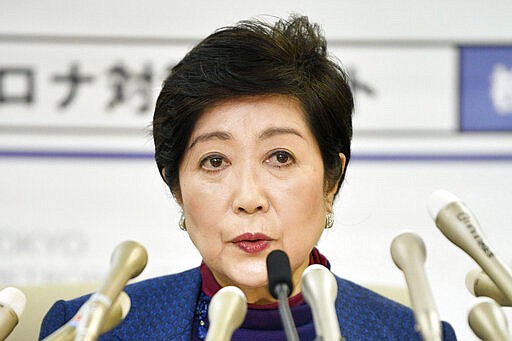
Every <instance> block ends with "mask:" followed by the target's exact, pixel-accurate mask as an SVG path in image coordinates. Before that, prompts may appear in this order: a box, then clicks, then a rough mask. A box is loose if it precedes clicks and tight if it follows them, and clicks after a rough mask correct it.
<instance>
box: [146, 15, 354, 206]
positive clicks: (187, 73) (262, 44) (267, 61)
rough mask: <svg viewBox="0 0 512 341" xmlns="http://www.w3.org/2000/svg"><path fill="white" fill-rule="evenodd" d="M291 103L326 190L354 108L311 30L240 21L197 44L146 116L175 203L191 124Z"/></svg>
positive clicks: (296, 19)
mask: <svg viewBox="0 0 512 341" xmlns="http://www.w3.org/2000/svg"><path fill="white" fill-rule="evenodd" d="M273 94H275V95H285V96H290V97H293V98H295V99H297V100H298V102H299V103H300V104H301V106H302V109H303V111H304V113H305V118H306V122H307V124H308V126H309V128H310V129H311V131H312V133H313V135H314V136H315V138H316V140H317V143H318V145H319V148H320V151H321V154H322V160H323V164H324V173H325V175H324V177H325V181H324V183H325V186H324V187H325V189H326V190H329V189H332V186H334V185H337V188H336V193H337V192H338V191H339V188H340V186H341V183H342V181H343V178H344V175H345V172H344V169H343V165H342V164H341V160H340V158H339V153H343V154H344V155H345V158H346V162H345V168H346V166H347V165H348V161H349V160H350V143H351V139H352V112H353V108H354V101H353V96H352V92H351V90H350V86H349V81H348V77H347V74H346V73H345V72H344V70H343V69H342V68H341V66H340V65H339V63H337V62H336V61H334V60H333V59H331V58H330V57H329V56H328V54H327V43H326V40H325V38H324V36H323V34H322V32H321V29H320V27H319V26H318V25H317V24H314V23H310V22H309V20H308V18H307V17H305V16H297V15H293V16H291V17H290V18H289V19H288V20H284V19H280V20H278V21H277V22H276V23H275V24H273V25H272V24H269V23H265V22H263V21H260V20H247V21H241V22H239V23H238V24H236V25H235V26H229V27H224V28H221V29H218V30H217V31H215V32H214V33H213V34H211V35H210V36H208V37H207V38H205V39H204V40H202V41H201V42H200V43H199V44H197V45H196V46H195V47H194V48H193V49H192V50H191V51H190V52H188V54H187V55H186V56H185V57H184V58H183V59H182V60H181V61H180V62H179V63H178V64H177V65H176V66H174V67H173V69H172V70H171V73H170V74H169V76H168V77H167V79H166V80H165V81H164V83H163V87H162V90H161V92H160V95H159V96H158V99H157V102H156V108H155V113H154V117H153V138H154V142H155V160H156V163H157V166H158V169H159V171H160V174H161V175H162V170H163V169H165V174H164V175H163V177H164V181H166V183H167V184H168V185H169V187H170V189H171V192H172V193H173V195H174V196H176V194H177V193H179V164H180V162H181V159H182V157H183V155H184V153H185V150H186V147H187V143H188V140H189V138H190V135H191V134H192V130H193V129H194V125H195V123H196V121H197V120H198V118H199V116H200V115H201V113H203V112H204V110H205V109H207V108H210V107H211V106H213V105H215V104H218V103H220V102H222V101H225V100H228V99H234V98H237V97H238V98H241V97H251V96H262V95H273Z"/></svg>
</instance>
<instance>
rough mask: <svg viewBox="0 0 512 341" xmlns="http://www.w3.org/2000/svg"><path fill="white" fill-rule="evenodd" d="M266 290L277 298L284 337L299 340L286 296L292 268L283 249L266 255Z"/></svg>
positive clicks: (291, 287)
mask: <svg viewBox="0 0 512 341" xmlns="http://www.w3.org/2000/svg"><path fill="white" fill-rule="evenodd" d="M267 274H268V290H269V291H270V294H271V295H272V296H273V297H274V298H276V299H277V300H278V303H279V315H280V316H281V322H282V323H283V327H284V332H285V334H286V338H287V339H288V340H291V341H299V335H298V334H297V328H296V327H295V322H294V321H293V317H292V313H291V311H290V306H289V305H288V296H290V294H291V293H292V290H293V283H292V270H291V268H290V260H289V259H288V255H286V253H285V252H284V251H281V250H274V251H272V252H270V253H269V254H268V256H267Z"/></svg>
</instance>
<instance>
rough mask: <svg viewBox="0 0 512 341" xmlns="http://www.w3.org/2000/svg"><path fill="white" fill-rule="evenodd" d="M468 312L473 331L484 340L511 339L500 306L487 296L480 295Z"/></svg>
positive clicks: (505, 340)
mask: <svg viewBox="0 0 512 341" xmlns="http://www.w3.org/2000/svg"><path fill="white" fill-rule="evenodd" d="M479 300H480V302H479V303H477V304H476V305H475V306H473V308H471V310H470V311H469V314H468V323H469V326H470V327H471V329H472V330H473V332H474V333H475V334H476V336H478V337H479V338H480V339H481V340H484V341H511V340H512V338H511V337H510V333H509V331H508V323H507V318H506V317H505V314H504V313H503V311H502V309H501V307H500V306H499V305H498V304H497V303H496V302H495V301H494V300H492V299H490V298H488V297H485V298H484V297H481V298H480V299H479Z"/></svg>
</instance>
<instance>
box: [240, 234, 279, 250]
mask: <svg viewBox="0 0 512 341" xmlns="http://www.w3.org/2000/svg"><path fill="white" fill-rule="evenodd" d="M271 242H272V238H270V237H269V236H267V235H265V234H263V233H244V234H241V235H239V236H238V237H236V238H235V239H233V240H232V243H233V244H235V245H236V246H238V248H239V249H240V250H242V251H244V252H245V253H250V254H254V253H258V252H261V251H263V250H265V249H266V248H267V247H269V246H270V243H271Z"/></svg>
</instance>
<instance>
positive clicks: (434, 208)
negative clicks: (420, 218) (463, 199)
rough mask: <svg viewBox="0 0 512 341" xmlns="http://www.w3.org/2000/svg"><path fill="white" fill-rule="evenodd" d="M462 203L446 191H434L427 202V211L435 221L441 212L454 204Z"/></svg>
mask: <svg viewBox="0 0 512 341" xmlns="http://www.w3.org/2000/svg"><path fill="white" fill-rule="evenodd" d="M457 201H460V200H459V198H457V196H455V195H454V194H452V193H450V192H448V191H447V190H444V189H438V190H437V191H434V192H433V193H432V194H431V195H430V196H429V198H428V200H427V210H428V213H429V214H430V216H431V217H432V219H433V220H434V221H435V220H436V218H437V215H438V214H439V211H441V209H443V208H444V207H446V206H447V205H449V204H451V203H452V202H457Z"/></svg>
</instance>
